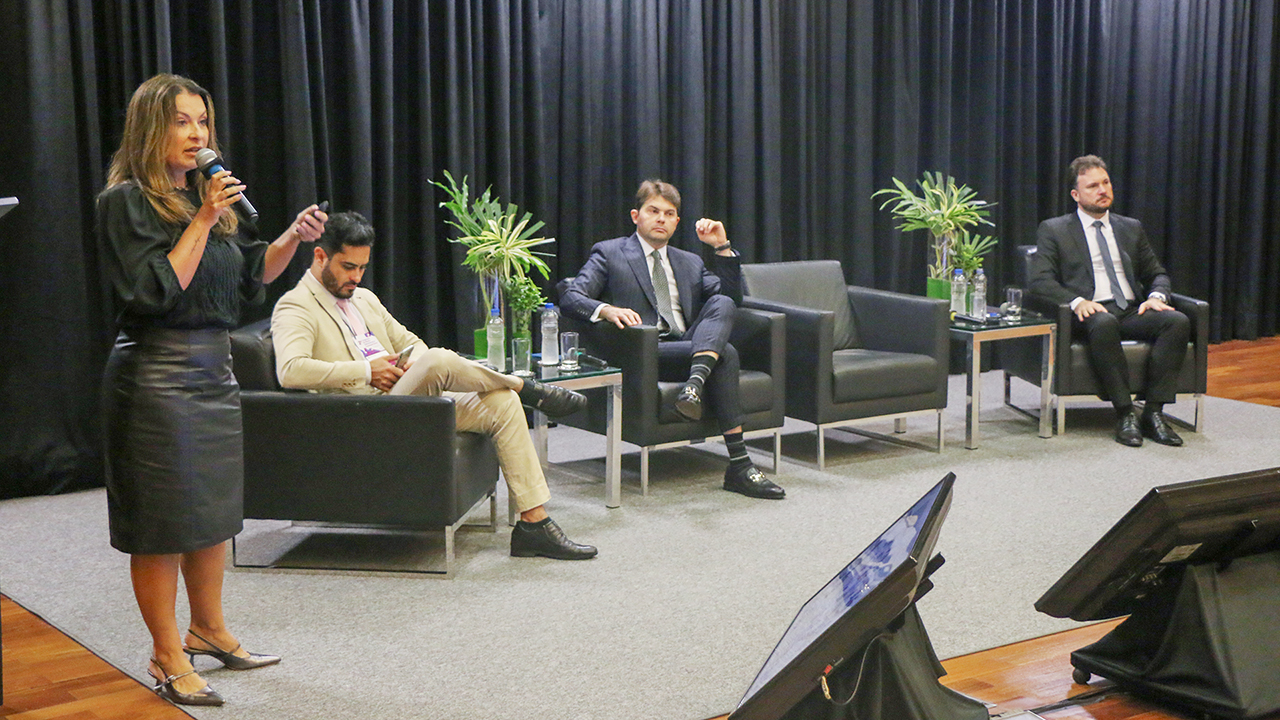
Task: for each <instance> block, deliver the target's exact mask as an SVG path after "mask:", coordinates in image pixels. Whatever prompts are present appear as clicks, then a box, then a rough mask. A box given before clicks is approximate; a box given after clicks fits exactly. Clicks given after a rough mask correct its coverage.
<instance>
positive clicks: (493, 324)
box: [484, 308, 507, 372]
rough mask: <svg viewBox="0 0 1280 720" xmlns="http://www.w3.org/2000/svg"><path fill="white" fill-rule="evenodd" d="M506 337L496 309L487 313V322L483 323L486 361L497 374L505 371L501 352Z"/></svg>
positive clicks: (504, 360)
mask: <svg viewBox="0 0 1280 720" xmlns="http://www.w3.org/2000/svg"><path fill="white" fill-rule="evenodd" d="M506 335H507V332H506V326H505V325H503V323H502V315H500V314H498V308H493V309H492V310H490V311H489V322H487V323H485V326H484V337H485V342H486V343H487V344H488V346H489V355H488V357H487V358H486V360H487V361H488V363H489V365H491V366H492V367H493V369H494V370H497V371H498V372H502V371H503V370H506V369H507V359H506V357H505V356H504V354H503V350H504V349H505V348H506V345H507V340H506Z"/></svg>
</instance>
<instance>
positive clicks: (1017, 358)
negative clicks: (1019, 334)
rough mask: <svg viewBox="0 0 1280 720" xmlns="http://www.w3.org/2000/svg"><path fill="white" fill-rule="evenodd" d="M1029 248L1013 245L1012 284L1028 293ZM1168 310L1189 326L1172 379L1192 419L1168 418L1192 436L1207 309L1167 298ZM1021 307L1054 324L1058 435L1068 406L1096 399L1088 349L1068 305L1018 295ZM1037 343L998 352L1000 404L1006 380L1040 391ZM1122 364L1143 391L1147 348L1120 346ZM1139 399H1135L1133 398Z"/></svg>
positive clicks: (1204, 365)
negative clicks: (1001, 384)
mask: <svg viewBox="0 0 1280 720" xmlns="http://www.w3.org/2000/svg"><path fill="white" fill-rule="evenodd" d="M1035 252H1036V246H1035V245H1019V246H1018V248H1017V260H1018V261H1017V262H1016V263H1014V274H1015V277H1016V279H1017V284H1018V285H1020V286H1022V287H1024V288H1025V287H1028V285H1029V281H1030V278H1031V272H1032V270H1031V261H1032V258H1033V257H1034V256H1035ZM1169 304H1170V305H1172V306H1173V307H1174V308H1175V309H1177V310H1179V311H1181V312H1182V313H1183V314H1184V315H1186V316H1187V318H1188V319H1189V320H1190V321H1191V341H1190V342H1188V343H1187V356H1186V359H1185V360H1184V361H1183V363H1182V373H1181V375H1179V377H1178V399H1179V400H1183V399H1193V400H1194V401H1195V418H1194V419H1193V420H1192V421H1191V422H1187V421H1185V420H1181V419H1178V418H1174V417H1172V416H1170V419H1173V420H1177V422H1178V423H1179V424H1181V425H1184V426H1186V427H1189V428H1191V429H1193V430H1195V431H1196V432H1201V431H1202V430H1203V428H1204V395H1205V392H1206V388H1207V386H1208V382H1209V303H1207V302H1205V301H1203V300H1196V299H1195V298H1190V297H1187V296H1185V295H1179V294H1177V293H1174V294H1173V297H1172V298H1170V301H1169ZM1022 305H1023V307H1024V308H1026V309H1028V310H1034V311H1035V312H1038V313H1040V314H1041V315H1044V316H1046V317H1050V318H1055V319H1056V320H1057V323H1058V333H1057V337H1056V343H1055V347H1054V371H1053V386H1052V388H1051V392H1052V393H1053V396H1054V397H1053V403H1054V405H1055V408H1056V415H1057V421H1058V430H1057V431H1058V432H1059V433H1062V432H1064V431H1065V430H1066V419H1067V415H1066V408H1067V403H1069V402H1086V401H1094V402H1096V401H1097V400H1098V399H1099V397H1100V396H1099V393H1100V392H1101V391H1102V388H1101V387H1100V386H1099V385H1098V378H1097V375H1095V374H1094V372H1093V367H1092V365H1090V363H1089V348H1088V346H1087V344H1086V340H1085V339H1084V337H1082V336H1079V335H1076V334H1075V333H1073V331H1072V322H1071V321H1072V319H1073V318H1074V316H1075V314H1074V313H1073V312H1072V311H1071V306H1070V305H1068V304H1065V303H1064V304H1057V303H1054V302H1052V301H1051V300H1048V299H1046V298H1043V297H1038V296H1035V295H1032V294H1031V293H1030V292H1029V291H1026V292H1024V296H1023V302H1022ZM1041 345H1042V344H1041V343H1040V342H1039V341H1038V340H1023V339H1017V340H1009V341H1006V342H1005V343H1002V344H1001V345H1000V346H999V348H998V351H999V355H1000V363H1001V365H1002V367H1003V368H1004V401H1005V403H1006V404H1009V405H1011V404H1012V403H1010V389H1009V381H1010V377H1017V378H1021V379H1022V380H1025V381H1027V382H1029V383H1031V384H1032V385H1035V386H1036V387H1039V386H1040V360H1041V357H1042V353H1043V349H1042V347H1041ZM1121 347H1122V349H1123V350H1124V356H1125V360H1126V361H1128V363H1129V379H1130V382H1131V384H1132V386H1133V387H1144V386H1145V385H1146V369H1147V360H1148V358H1149V357H1150V355H1151V345H1150V343H1146V342H1142V341H1137V340H1127V341H1125V342H1123V343H1122V344H1121ZM1137 397H1138V398H1139V399H1141V396H1140V395H1139V396H1137Z"/></svg>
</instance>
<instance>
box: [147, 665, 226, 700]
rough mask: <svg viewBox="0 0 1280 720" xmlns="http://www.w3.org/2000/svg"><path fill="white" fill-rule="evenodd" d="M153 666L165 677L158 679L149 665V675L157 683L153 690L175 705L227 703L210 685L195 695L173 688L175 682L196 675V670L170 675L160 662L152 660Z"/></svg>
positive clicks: (206, 684) (206, 685) (194, 693)
mask: <svg viewBox="0 0 1280 720" xmlns="http://www.w3.org/2000/svg"><path fill="white" fill-rule="evenodd" d="M151 665H155V666H156V669H157V670H159V671H160V674H161V675H164V676H165V678H164V679H163V680H161V679H160V678H158V677H156V676H155V674H154V673H152V672H151V666H150V665H148V666H147V675H148V676H150V678H151V679H152V680H155V681H156V684H155V687H153V688H151V689H152V690H153V691H154V692H155V694H157V695H159V696H160V697H162V698H164V699H165V700H168V701H169V702H171V703H173V704H174V705H209V706H215V707H216V706H219V705H223V704H225V703H226V700H224V699H223V698H222V696H221V695H219V694H218V691H217V690H214V689H213V688H211V687H209V684H208V683H205V685H204V687H203V688H200V690H199V691H197V692H193V693H184V692H182V691H180V690H178V689H177V688H175V687H174V686H173V681H174V680H177V679H178V678H184V677H186V676H188V675H194V674H195V672H196V671H195V670H194V669H193V670H188V671H186V672H184V673H178V674H177V675H170V674H169V672H168V671H167V670H165V669H164V667H163V666H161V665H160V661H159V660H156V659H155V658H151Z"/></svg>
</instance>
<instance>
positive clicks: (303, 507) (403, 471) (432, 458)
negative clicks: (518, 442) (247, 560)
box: [231, 320, 498, 576]
mask: <svg viewBox="0 0 1280 720" xmlns="http://www.w3.org/2000/svg"><path fill="white" fill-rule="evenodd" d="M231 354H232V361H233V365H234V369H235V375H236V379H237V381H238V382H239V383H240V388H241V393H240V400H241V405H242V407H243V415H244V465H245V468H244V470H245V477H244V516H245V518H247V519H268V520H291V521H295V522H314V523H331V524H335V525H347V526H352V525H354V526H361V527H376V528H394V529H397V530H411V531H426V530H443V531H444V537H445V570H444V575H446V576H449V575H451V574H452V572H453V564H454V534H455V532H456V531H457V530H458V528H459V527H461V526H462V524H463V520H464V519H465V518H466V516H467V515H468V514H469V513H470V512H471V511H472V510H474V509H476V508H478V507H479V506H480V504H481V503H482V502H484V501H485V500H486V499H487V500H488V501H489V525H490V528H491V529H492V528H495V527H496V518H497V514H496V513H497V507H496V502H495V488H496V485H497V481H498V458H497V455H496V454H495V452H494V449H493V444H492V442H491V441H490V440H489V438H488V437H486V436H484V435H479V434H475V433H459V432H457V431H455V429H454V412H453V401H452V400H451V399H449V398H444V397H416V396H395V397H392V396H385V395H345V394H342V395H337V394H315V393H308V392H297V391H286V390H281V389H280V386H279V384H278V382H277V380H276V369H275V352H274V349H273V347H272V344H271V325H270V321H269V320H263V321H260V322H257V323H254V324H252V325H247V326H245V327H243V328H240V329H238V330H235V331H234V332H232V333H231ZM232 561H233V562H235V545H234V542H233V545H232Z"/></svg>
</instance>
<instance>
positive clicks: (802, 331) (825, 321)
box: [742, 296, 836, 357]
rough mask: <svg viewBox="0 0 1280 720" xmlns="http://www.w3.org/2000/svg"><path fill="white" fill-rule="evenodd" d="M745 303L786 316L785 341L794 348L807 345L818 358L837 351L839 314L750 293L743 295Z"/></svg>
mask: <svg viewBox="0 0 1280 720" xmlns="http://www.w3.org/2000/svg"><path fill="white" fill-rule="evenodd" d="M742 306H743V308H747V309H753V310H767V311H770V312H777V313H782V314H783V315H785V316H786V318H787V325H786V332H787V335H786V344H787V346H788V347H789V348H791V349H792V350H793V351H794V350H795V349H796V348H805V350H806V352H812V354H813V355H814V356H815V357H828V356H830V355H831V353H832V352H833V351H834V347H833V343H834V342H835V341H834V339H833V338H834V336H835V322H836V315H835V313H833V312H831V311H830V310H815V309H813V308H807V307H800V306H798V305H788V304H786V303H780V302H775V301H773V300H764V299H762V298H758V297H751V296H747V297H744V298H742Z"/></svg>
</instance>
